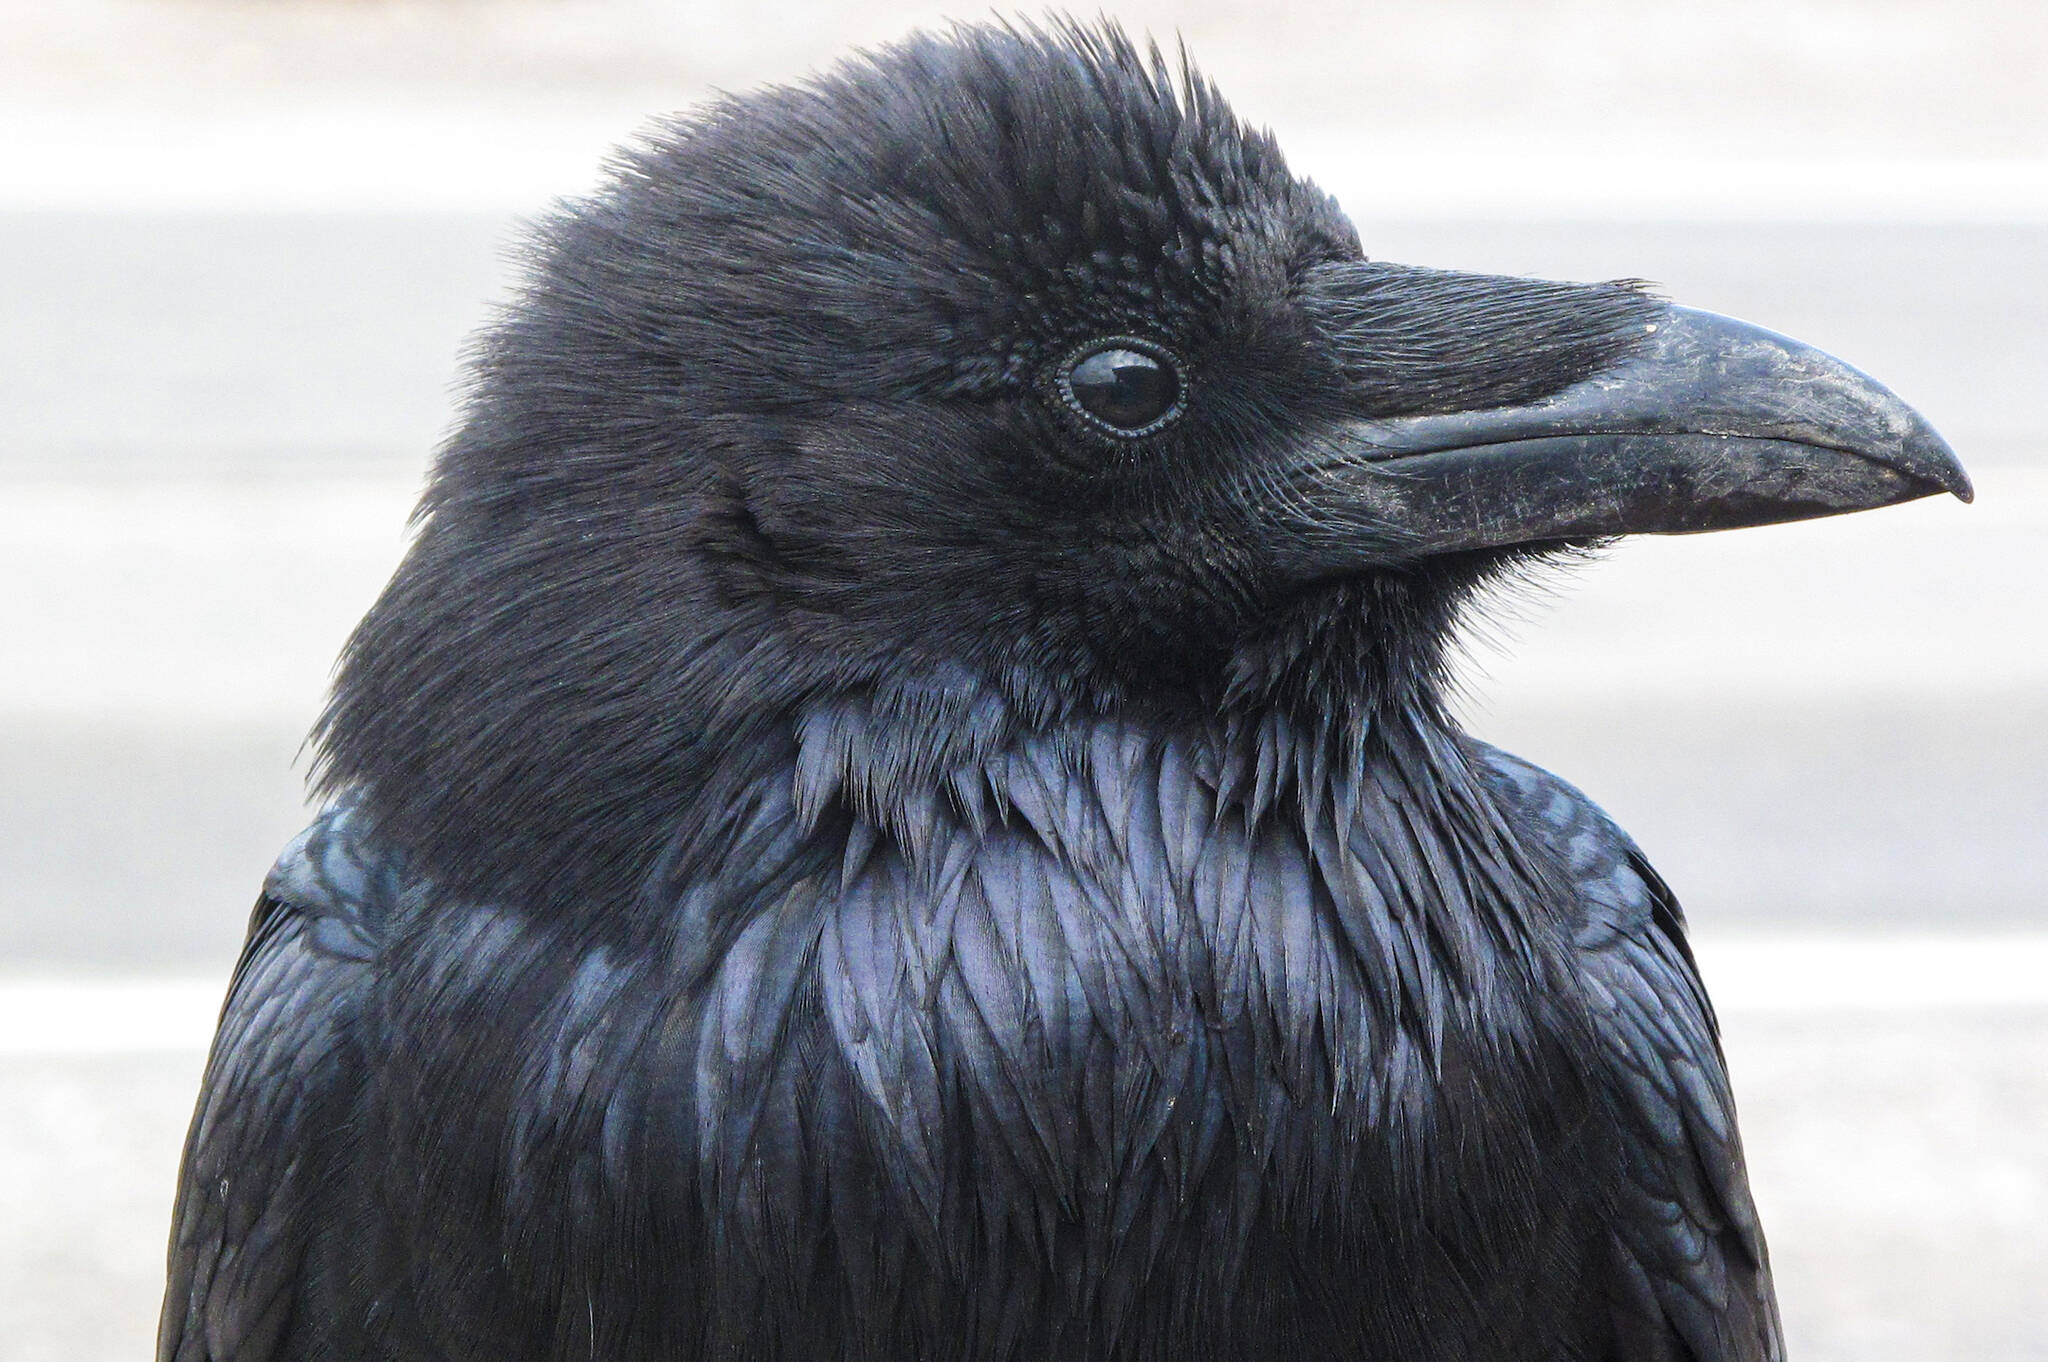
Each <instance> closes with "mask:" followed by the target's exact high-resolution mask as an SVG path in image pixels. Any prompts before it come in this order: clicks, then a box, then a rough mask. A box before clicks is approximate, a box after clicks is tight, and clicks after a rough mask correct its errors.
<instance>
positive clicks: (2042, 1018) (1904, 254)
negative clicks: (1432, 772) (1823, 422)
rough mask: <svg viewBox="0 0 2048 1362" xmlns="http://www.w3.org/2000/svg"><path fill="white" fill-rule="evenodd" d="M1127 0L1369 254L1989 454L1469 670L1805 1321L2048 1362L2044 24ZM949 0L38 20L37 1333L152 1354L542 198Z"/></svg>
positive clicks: (1906, 11)
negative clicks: (1772, 367) (1647, 971)
mask: <svg viewBox="0 0 2048 1362" xmlns="http://www.w3.org/2000/svg"><path fill="white" fill-rule="evenodd" d="M727 8H732V7H727ZM1119 9H1120V10H1121V12H1123V13H1125V14H1127V15H1129V16H1130V17H1131V18H1132V21H1133V22H1134V24H1137V23H1145V24H1150V25H1151V26H1152V27H1154V28H1155V29H1158V30H1160V31H1162V32H1164V31H1170V30H1171V29H1172V28H1173V27H1174V26H1175V25H1176V24H1177V25H1178V26H1179V27H1181V28H1182V29H1183V30H1185V32H1186V34H1187V36H1188V39H1189V43H1190V46H1191V48H1192V49H1193V50H1194V51H1195V53H1196V54H1197V56H1199V57H1200V58H1201V59H1202V60H1203V61H1204V62H1205V64H1206V65H1207V66H1208V67H1209V68H1210V69H1211V70H1212V72H1213V73H1214V74H1215V75H1216V76H1217V77H1218V78H1219V80H1221V81H1222V83H1223V84H1224V86H1225V89H1226V92H1228V93H1231V94H1233V95H1234V96H1235V97H1236V98H1237V99H1238V100H1239V103H1240V105H1241V106H1242V107H1245V108H1246V109H1247V111H1248V112H1251V113H1253V114H1254V115H1256V116H1258V117H1260V118H1262V119H1271V120H1273V121H1274V122H1276V123H1277V124H1278V126H1279V128H1280V131H1281V133H1282V135H1283V139H1284V141H1285V143H1286V145H1287V146H1288V147H1289V149H1290V151H1291V154H1292V156H1293V158H1294V160H1295V163H1296V164H1297V166H1298V167H1299V168H1301V169H1303V170H1305V171H1306V172H1308V173H1310V174H1312V175H1314V176H1315V177H1316V178H1317V179H1318V180H1319V181H1321V182H1322V183H1324V184H1325V185H1327V186H1328V187H1330V188H1331V189H1333V190H1334V191H1335V192H1336V193H1337V194H1338V196H1339V197H1340V199H1342V200H1343V201H1344V202H1345V203H1346V204H1347V205H1349V206H1350V207H1351V208H1352V210H1353V212H1354V214H1355V215H1356V216H1357V217H1358V218H1359V219H1360V222H1361V227H1362V229H1363V232H1364V235H1365V238H1366V242H1367V249H1368V250H1369V251H1370V252H1371V253H1373V254H1375V255H1379V256H1383V257H1386V258H1392V259H1402V260H1412V261H1416V262H1419V263H1428V264H1439V265H1446V266H1458V267H1467V268H1478V269H1493V270H1501V271H1508V272H1520V273H1531V274H1550V275H1560V276H1567V277H1579V278H1601V277H1615V276H1623V275H1632V276H1643V277H1648V278H1651V279H1654V280H1656V281H1657V282H1658V283H1659V284H1660V285H1661V286H1662V287H1663V288H1665V289H1666V290H1667V291H1668V292H1669V293H1670V294H1671V295H1672V296H1673V297H1675V298H1678V299H1681V300H1683V301H1685V302H1687V303H1690V304H1694V305H1697V306H1703V307H1708V308H1713V309H1717V310H1721V311H1725V312H1729V313H1733V314H1736V315H1739V316H1744V317H1747V318H1750V319H1752V320H1755V321H1759V322H1762V323H1764V324H1766V325H1770V326H1772V327H1774V328H1776V329H1780V330H1783V331H1786V332H1788V333H1790V334H1793V335H1796V336H1798V337H1800V338H1801V339H1804V340H1808V341H1812V342H1814V343H1817V344H1819V345H1822V346H1823V347H1825V348H1828V349H1831V350H1833V351H1834V352H1836V353H1838V354H1840V355H1842V356H1843V357H1845V358H1847V359H1849V360H1850V361H1851V362H1853V363H1856V364H1858V365H1860V366H1861V367H1864V368H1866V369H1868V370H1870V371H1871V372H1873V373H1876V374H1878V375H1879V376H1880V377H1882V378H1884V379H1885V380H1886V381H1887V382H1888V383H1890V384H1891V385H1892V386H1894V387H1895V388H1897V389H1898V390H1899V391H1900V392H1901V393H1902V395H1904V396H1905V397H1907V398H1908V399H1909V400H1911V401H1913V402H1915V403H1916V404H1917V405H1919V406H1920V407H1921V408H1922V409H1923V410H1924V411H1926V412H1927V413H1928V415H1929V416H1930V417H1932V418H1933V420H1934V421H1935V423H1936V424H1937V425H1938V426H1940V427H1941V428H1942V429H1943V431H1944V432H1945V433H1946V434H1947V435H1948V436H1949V437H1950V439H1951V440H1952V442H1953V443H1954V444H1955V445H1956V447H1957V448H1958V450H1959V451H1960V452H1961V454H1962V456H1963V458H1964V461H1965V463H1966V464H1967V465H1968V466H1969V467H1970V469H1971V471H1972V473H1973V474H1974V475H1975V476H1976V478H1977V482H1978V488H1979V493H1980V495H1979V499H1978V502H1977V504H1976V505H1974V506H1971V507H1963V506H1961V505H1958V504H1956V503H1954V502H1951V501H1947V500H1945V499H1944V500H1943V501H1940V502H1934V501H1929V502H1922V503H1917V504H1915V505H1913V506H1909V507H1904V508H1899V509H1896V510H1890V511H1886V512H1882V513H1876V514H1871V515H1867V516H1857V517H1850V518H1845V519H1842V520H1836V521H1827V522H1821V523H1817V524H1812V525H1804V526H1787V527H1780V528H1777V529H1771V530H1762V531H1754V532H1747V533H1743V534H1736V535H1726V536H1707V537H1702V538H1697V539H1684V540H1659V541H1645V542H1640V543H1633V544H1628V545H1624V546H1622V547H1621V548H1619V549H1617V550H1615V551H1614V552H1613V553H1611V554H1610V555H1608V556H1607V557H1606V558H1605V559H1604V560H1603V561H1601V562H1599V563H1596V564H1592V565H1588V566H1585V567H1582V568H1579V569H1576V570H1574V571H1572V572H1571V573H1569V574H1567V575H1565V576H1564V577H1562V578H1559V579H1555V580H1553V581H1551V582H1550V583H1548V584H1547V586H1545V587H1544V588H1543V589H1542V590H1541V591H1540V593H1538V592H1531V593H1529V594H1525V595H1524V596H1521V597H1518V598H1516V599H1514V600H1512V601H1509V602H1506V603H1504V608H1503V610H1502V611H1501V612H1500V614H1499V619H1500V621H1501V622H1500V623H1497V624H1496V625H1495V626H1493V627H1492V628H1490V629H1489V631H1488V638H1489V639H1504V640H1505V644H1504V646H1501V647H1495V646H1492V645H1491V643H1489V642H1484V641H1482V643H1481V644H1479V645H1478V646H1476V647H1475V649H1474V664H1475V665H1474V666H1473V668H1472V669H1471V676H1472V682H1471V686H1470V696H1469V700H1468V703H1467V706H1466V709H1467V713H1468V715H1469V717H1470V719H1471V722H1472V726H1473V727H1474V729H1475V730H1476V731H1478V732H1479V733H1481V734H1482V735H1483V736H1487V737H1489V738H1491V739H1493V740H1495V741H1498V742H1501V743H1502V744H1503V745H1505V746H1508V747H1510V748H1511V749H1514V750H1517V751H1521V752H1523V753H1524V754H1526V755H1528V756H1530V757H1532V758H1534V759H1536V760H1538V761H1541V762H1542V763H1544V764H1545V765H1548V766H1550V767H1551V768H1553V769H1555V770H1557V771H1559V772H1561V773H1562V774H1564V775H1566V776H1568V777H1569V778H1571V779H1573V780H1575V781H1576V782H1578V783H1580V784H1581V785H1583V786H1584V787H1585V788H1586V789H1587V790H1588V791H1589V792H1590V793H1592V794H1593V795H1594V796H1595V797H1596V798H1598V799H1600V800H1601V801H1602V802H1603V803H1604V804H1606V805H1607V806H1608V808H1609V809H1610V810H1611V811H1612V812H1614V813H1615V815H1616V816H1617V817H1618V818H1619V819H1620V821H1621V822H1622V823H1623V824H1624V825H1625V826H1627V827H1628V828H1629V829H1630V830H1631V831H1632V832H1634V833H1635V834H1636V835H1637V837H1638V838H1639V840H1641V841H1642V842H1643V843H1644V845H1645V846H1646V847H1647V849H1648V850H1649V852H1650V854H1651V855H1652V857H1653V858H1654V859H1655V860H1656V861H1657V862H1658V864H1659V865H1660V867H1661V868H1662V869H1663V870H1664V871H1665V872H1666V873H1667V875H1668V876H1669V878H1670V879H1671V880H1672V881H1673V882H1674V884H1675V885H1676V886H1677V887H1678V889H1679V891H1680V893H1681V894H1682V895H1683V897H1684V898H1685V899H1686V901H1687V903H1688V905H1689V907H1690V909H1691V912H1692V915H1693V919H1694V923H1695V929H1696V931H1697V933H1698V935H1699V936H1700V939H1701V943H1702V955H1703V960H1704V962H1705V967H1706V970H1707V974H1708V982H1709V985H1710V987H1712V988H1713V990H1714V992H1715V993H1716V996H1717V997H1718V998H1719V999H1720V1000H1721V1005H1722V1009H1723V1013H1724V1019H1725V1022H1726V1027H1727V1033H1728V1047H1729V1051H1730V1058H1731V1063H1732V1066H1733V1068H1734V1071H1735V1077H1736V1082H1737V1090H1738V1094H1739V1096H1740V1098H1741V1100H1742V1109H1743V1115H1744V1125H1745V1130H1746V1133H1747V1139H1748V1144H1749V1149H1750V1158H1751V1163H1752V1168H1753V1173H1754V1177H1755V1181H1756V1184H1757V1190H1758V1196H1759V1200H1760V1202H1761V1204H1762V1206H1763V1210H1764V1213H1765V1216H1766V1220H1767V1224H1768V1226H1769V1228H1770V1230H1771V1232H1772V1240H1773V1245H1774V1250H1775V1254H1776V1258H1777V1261H1778V1266H1779V1276H1780V1284H1781V1290H1782V1294H1783V1297H1784V1304H1785V1310H1786V1316H1787V1322H1788V1327H1789V1329H1790V1331H1791V1334H1792V1341H1793V1345H1794V1355H1795V1357H1798V1358H1802V1359H1805V1360H1806V1362H1835V1360H1836V1359H1840V1360H1841V1362H1850V1360H1851V1359H1854V1360H1855V1362H1890V1360H1891V1359H1899V1360H1900V1362H1905V1359H1913V1360H1914V1362H1920V1360H1921V1359H1933V1358H1968V1359H1973V1360H1974V1359H1984V1360H1985V1362H2008V1360H2012V1359H2033V1358H2048V1311H2044V1310H2043V1308H2042V1305H2043V1299H2044V1296H2043V1289H2042V1281H2043V1279H2044V1276H2048V1273H2044V1269H2048V1138H2044V1136H2043V1132H2044V1131H2048V895H2044V892H2043V888H2042V886H2043V885H2044V884H2048V435H2044V433H2043V416H2044V411H2048V171H2044V167H2048V79H2044V78H2043V75H2044V72H2048V11H2044V10H2042V9H2040V8H2038V7H2035V6H2032V5H2028V4H2019V3H1986V4H1962V5H1947V6H1938V5H1934V4H1931V3H1905V2H1903V0H1887V2H1879V3H1871V4H1868V5H1864V6H1860V7H1854V6H1844V5H1839V4H1834V3H1823V2H1822V0H1785V2H1783V3H1781V2H1779V0H1772V2H1771V3H1764V0H1754V3H1752V2H1750V0H1724V2H1723V3H1715V4H1705V5H1700V6H1693V7H1684V8H1683V9H1681V8H1680V7H1668V8H1667V7H1657V8H1656V9H1655V11H1654V12H1652V10H1651V7H1641V8H1637V7H1630V6H1626V5H1623V4H1620V3H1619V0H1570V2H1566V0H1555V2H1549V3H1531V4H1523V5H1515V4H1510V3H1507V0H1456V2H1455V3H1445V4H1439V5H1435V6H1412V5H1398V4H1393V3H1358V4H1350V5H1346V6H1342V7H1338V6H1334V5H1303V6H1292V7H1283V8H1282V9H1280V10H1277V11H1273V12H1270V13H1269V12H1265V11H1261V12H1260V13H1259V14H1258V15H1257V16H1255V17H1248V12H1240V7H1236V6H1229V5H1224V4H1222V3H1220V0H1216V2H1215V3H1210V2H1209V0H1198V2H1194V3H1188V4H1184V5H1179V6H1175V5H1172V4H1170V3H1168V2H1167V0H1157V2H1156V3H1155V2H1154V0H1140V3H1134V4H1132V5H1129V6H1121V7H1119ZM932 13H933V12H932V11H929V10H926V11H921V12H916V13H912V12H911V11H908V10H895V11H892V10H891V9H890V7H888V6H886V5H881V4H860V5H850V6H825V5H801V4H800V5H788V4H782V5H770V6H764V7H761V8H760V10H759V12H758V13H755V14H753V16H752V17H744V16H742V15H741V14H740V13H739V12H738V11H737V10H736V9H735V10H734V11H733V12H732V13H720V14H719V15H718V16H717V17H716V18H712V17H709V16H707V15H706V14H705V13H702V12H700V11H699V10H696V9H693V8H692V7H690V6H687V5H677V6H668V5H655V4H651V3H649V4H639V3H633V0H556V2H554V3H547V2H545V0H506V2H505V3H489V2H488V0H445V2H442V3H428V2H427V0H391V2H390V3H384V4H376V5H365V4H359V3H341V2H339V0H311V2H307V3H298V4H291V5H275V4H273V5H251V4H244V3H240V0H154V2H153V3H145V2H144V0H96V3H93V4H88V5H78V6H34V5H30V4H28V3H26V0H0V38H4V39H5V40H4V41H0V121H4V123H5V125H6V126H7V128H8V129H9V135H8V136H6V137H0V262H4V263H0V278H4V279H5V288H4V290H0V582H4V583H6V587H5V588H4V589H0V1362H14V1359H21V1362H28V1360H29V1359H35V1360H36V1362H41V1360H42V1359H58V1358H62V1359H66V1362H96V1360H97V1359H113V1358H117V1357H121V1358H125V1357H134V1356H138V1355H144V1354H146V1353H147V1351H148V1345H147V1339H148V1336H149V1333H150V1331H151V1329H152V1327H153V1321H154V1310H155V1299H154V1298H155V1293H156V1291H157V1290H158V1289H159V1285H160V1272H161V1261H162V1241H163V1235H164V1231H165V1227H166V1221H167V1217H168V1209H169V1206H168V1202H169V1196H170V1192H171V1187H172V1178H173V1171H174V1168H175V1163H176V1157H177V1146H178V1142H179V1140H180V1138H181V1135H182V1128H183V1124H184V1121H185V1119H186V1115H187V1113H188V1111H189V1109H190V1103H191V1099H192V1096H193V1093H194V1090H195V1085H196V1082H197V1074H198V1068H199V1065H200V1063H201V1059H202V1053H203V1046H204V1041H205V1036H206V1033H207V1031H208V1028H209V1020H210V1012H211V1009H212V1007H213V1006H214V1005H215V1003H216V1001H217V998H218V994H219V989H220V987H221V982H222V980H223V979H224V977H225V973H226V969H227V967H228V965H229V964H230V963H231V961H232V957H233V953H234V950H235V947H236V944H237V943H238V940H239V936H240V932H241V927H242V919H243V914H244V912H245V911H246V907H247V904H248V903H249V901H250V900H251V899H252V898H253V894H254V890H255V886H256V884H257V882H258V880H259V879H260V878H261V875H262V873H263V870H264V869H265V867H266V866H267V864H268V861H269V859H270V857H271V856H272V855H273V854H274V853H275V851H276V850H277V848H278V847H279V846H280V845H281V844H282V843H283V841H284V840H285V839H286V838H287V837H289V835H290V834H291V833H292V832H293V831H295V830H296V828H297V827H298V826H299V824H300V823H301V821H302V820H303V817H304V812H303V810H302V808H301V806H300V802H299V775H298V773H297V772H296V771H295V769H294V759H295V756H297V754H298V748H299V743H300V740H301V737H302V735H303V733H304V731H305V729H306V727H307V725H308V724H309V723H310V721H311V718H312V716H313V714H314V713H315V712H316V711H317V708H318V704H319V698H320V691H321V686H322V683H323V681H324V678H325V675H326V669H327V667H328V665H329V663H330V661H331V659H332V657H333V655H334V653H335V651H336V649H337V648H338V647H339V645H340V643H341V641H342V639H343V638H344V637H345V635H346V632H347V629H348V627H349V625H350V624H351V623H352V622H353V620H354V618H355V617H356V616H357V615H358V614H359V613H360V612H361V610H362V609H363V608H364V607H365V606H366V605H367V604H368V603H369V601H370V599H371V598H372V596H373V595H374V594H375V592H376V590H377V588H378V587H379V585H380V584H381V582H382V580H383V578H384V576H385V575H386V574H388V572H389V571H390V569H391V567H392V565H393V563H394V562H395V560H396V556H397V553H398V551H399V549H400V547H401V545H402V543H403V529H404V527H403V520H404V516H405V514H406V511H407V510H408V508H409V506H410V503H411V500H412V497H413V496H414V494H415V492H416V490H417V484H418V480H419V477H420V474H421V471H422V469H423V467H424V462H425V459H426V457H427V455H428V453H429V452H430V450H431V447H432V445H433V443H434V441H435V439H436V437H437V435H438V433H439V432H440V431H441V430H442V429H443V428H444V427H445V425H446V423H447V421H448V420H449V413H450V411H451V409H452V406H451V404H452V397H451V394H452V391H453V379H454V374H455V366H456V356H457V352H458V349H459V345H460V342H461V338H462V337H463V335H464V334H465V333H466V332H467V331H468V330H469V329H470V328H471V327H473V326H474V325H475V324H476V323H477V322H478V321H479V320H480V319H481V318H482V317H483V316H484V313H485V306H486V304H487V302H488V300H490V299H492V298H494V297H497V296H501V295H502V292H503V289H504V286H505V281H506V279H507V277H508V272H507V268H506V265H505V261H504V258H503V257H504V253H505V251H506V250H507V249H508V248H509V246H510V245H511V243H513V242H514V241H515V240H516V232H515V230H514V228H513V218H514V216H515V215H517V214H522V213H531V212H533V211H535V210H537V209H538V208H539V207H540V206H541V205H542V204H544V202H545V201H546V199H547V197H548V196H549V195H550V194H553V193H558V192H573V191H575V190H576V189H578V188H579V187H580V186H582V185H583V184H585V183H587V182H588V179H589V175H590V170H591V167H592V165H593V164H594V162H595V158H596V156H597V155H598V154H599V152H600V151H601V149H602V147H603V146H604V145H606V144H607V143H608V142H610V141H611V140H614V139H616V138H617V137H619V136H621V135H624V134H626V133H628V132H630V131H631V129H632V128H633V127H634V126H635V124H636V122H637V120H638V118H639V117H640V116H641V115H642V114H644V113H646V112H650V111H654V110H660V109H664V108H672V107H676V106H679V105H682V104H684V103H687V102H688V101H689V100H691V99H694V98H696V97H697V96H698V94H699V93H700V92H701V91H702V90H703V89H704V88H705V87H706V86H708V85H711V84H725V85H745V84H752V83H755V82H757V81H760V80H765V79H770V78H784V77H789V76H792V75H795V74H798V73H800V72H801V71H802V70H804V69H805V68H806V67H808V66H811V65H813V64H815V63H816V62H817V61H819V60H822V59H825V58H827V57H829V56H830V55H832V54H833V53H834V52H835V51H837V50H838V49H840V48H842V47H843V46H845V45H846V44H848V43H851V42H854V41H864V40H869V39H873V38H881V37H887V36H890V35H892V34H894V33H897V32H900V31H901V30H902V29H903V28H905V27H907V26H908V25H909V23H910V22H912V21H913V20H916V19H923V18H929V17H931V15H932Z"/></svg>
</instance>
